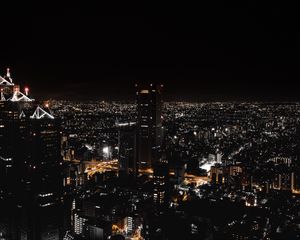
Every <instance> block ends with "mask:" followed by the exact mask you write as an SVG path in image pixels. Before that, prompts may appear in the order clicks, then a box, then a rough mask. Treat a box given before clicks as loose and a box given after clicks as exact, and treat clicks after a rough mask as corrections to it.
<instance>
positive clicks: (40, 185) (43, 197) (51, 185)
mask: <svg viewBox="0 0 300 240" xmlns="http://www.w3.org/2000/svg"><path fill="white" fill-rule="evenodd" d="M0 88H1V101H0V125H1V127H0V143H1V147H0V171H1V175H0V180H1V183H2V184H1V186H0V192H1V193H2V195H3V199H4V202H3V205H2V207H4V209H1V210H3V211H1V214H2V215H7V216H9V217H8V218H6V223H5V224H6V226H8V227H7V230H6V231H5V232H6V236H5V237H7V238H9V239H10V238H11V239H32V240H35V239H43V240H48V239H49V240H50V239H53V240H56V239H57V240H59V239H60V237H61V232H62V231H61V230H62V229H61V226H62V215H61V205H62V202H63V201H62V176H61V172H62V171H61V160H62V157H61V154H60V127H59V126H60V124H59V121H58V120H57V119H55V118H54V116H52V115H51V114H50V112H49V111H46V110H44V109H42V108H41V107H40V106H38V105H37V103H36V102H35V100H34V99H32V98H31V97H30V96H29V94H28V93H29V92H28V88H25V93H22V92H21V91H20V87H19V86H17V85H15V84H14V83H13V81H12V79H11V77H10V72H9V70H8V72H7V74H6V76H5V77H0ZM2 173H3V174H2ZM0 221H1V219H0Z"/></svg>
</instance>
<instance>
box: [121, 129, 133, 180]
mask: <svg viewBox="0 0 300 240" xmlns="http://www.w3.org/2000/svg"><path fill="white" fill-rule="evenodd" d="M118 128H119V164H120V173H125V174H129V173H133V174H136V172H137V166H136V158H137V156H136V154H137V151H136V150H137V148H136V137H137V136H136V125H135V123H122V124H118Z"/></svg>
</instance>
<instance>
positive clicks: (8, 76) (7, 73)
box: [6, 68, 12, 83]
mask: <svg viewBox="0 0 300 240" xmlns="http://www.w3.org/2000/svg"><path fill="white" fill-rule="evenodd" d="M6 77H7V78H8V79H9V81H10V82H11V83H12V79H11V75H10V69H9V68H7V69H6Z"/></svg>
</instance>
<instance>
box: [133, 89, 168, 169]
mask: <svg viewBox="0 0 300 240" xmlns="http://www.w3.org/2000/svg"><path fill="white" fill-rule="evenodd" d="M136 87H137V92H136V94H137V110H138V111H137V112H138V116H137V160H138V167H139V168H149V167H152V166H153V164H154V163H155V162H159V161H160V160H161V144H162V115H161V111H162V97H161V95H162V85H158V84H150V85H143V84H141V85H136Z"/></svg>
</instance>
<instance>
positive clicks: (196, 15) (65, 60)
mask: <svg viewBox="0 0 300 240" xmlns="http://www.w3.org/2000/svg"><path fill="white" fill-rule="evenodd" d="M85 2H88V1H85ZM201 2H202V1H201ZM203 2H205V1H203ZM206 2H211V3H209V4H208V3H206V4H202V5H187V4H185V5H182V3H181V4H178V5H175V4H174V5H154V4H153V5H150V4H149V5H143V6H138V5H127V4H124V5H118V3H117V2H115V3H112V4H111V5H100V6H98V5H88V4H87V3H86V4H83V5H74V4H73V5H69V6H59V5H57V6H34V7H33V6H19V7H15V8H14V9H10V10H7V11H4V10H3V9H1V15H0V26H1V34H0V37H1V40H0V43H1V45H0V49H1V50H0V69H1V70H0V72H1V75H3V74H4V73H5V69H6V67H10V68H12V75H13V77H14V78H15V79H16V81H18V82H20V83H21V84H22V85H24V84H25V85H29V86H30V87H31V89H32V94H33V95H34V96H37V97H39V98H45V99H46V98H59V99H63V98H65V99H101V100H102V99H105V100H134V91H135V89H134V84H135V83H138V82H139V81H149V82H152V81H153V82H155V81H156V82H161V83H163V84H164V85H165V99H166V100H192V101H211V100H214V101H223V100H267V101H268V100H300V89H299V88H298V87H297V82H298V81H299V79H300V71H299V43H300V42H299V41H300V39H299V25H298V24H297V21H298V20H299V19H298V18H299V17H298V15H299V14H298V12H297V9H298V8H296V7H295V6H282V2H281V3H280V4H276V3H272V4H270V3H269V4H268V5H267V4H266V5H261V3H260V2H262V1H241V2H243V3H239V4H236V3H235V4H231V5H230V3H226V2H229V1H223V2H216V1H206ZM126 3H127V2H126ZM17 8H18V10H17Z"/></svg>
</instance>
